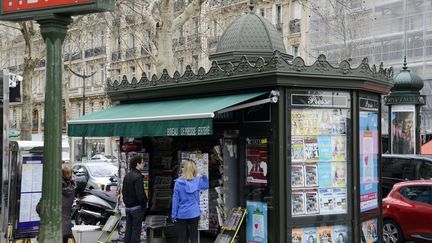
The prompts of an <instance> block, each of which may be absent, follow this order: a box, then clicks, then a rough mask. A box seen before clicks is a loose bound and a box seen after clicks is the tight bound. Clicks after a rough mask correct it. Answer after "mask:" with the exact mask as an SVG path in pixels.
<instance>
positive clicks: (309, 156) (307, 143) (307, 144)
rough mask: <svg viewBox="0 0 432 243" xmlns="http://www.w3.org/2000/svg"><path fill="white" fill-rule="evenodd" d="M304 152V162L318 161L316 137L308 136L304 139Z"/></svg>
mask: <svg viewBox="0 0 432 243" xmlns="http://www.w3.org/2000/svg"><path fill="white" fill-rule="evenodd" d="M304 151H305V161H306V162H316V161H318V160H319V158H320V155H319V150H318V137H317V136H308V137H305V138H304Z"/></svg>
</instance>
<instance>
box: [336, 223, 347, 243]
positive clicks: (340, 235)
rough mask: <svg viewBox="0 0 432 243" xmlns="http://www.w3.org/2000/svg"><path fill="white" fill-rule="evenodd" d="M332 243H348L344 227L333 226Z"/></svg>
mask: <svg viewBox="0 0 432 243" xmlns="http://www.w3.org/2000/svg"><path fill="white" fill-rule="evenodd" d="M333 243H348V228H347V227H346V226H344V225H336V226H333Z"/></svg>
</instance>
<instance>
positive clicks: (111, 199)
mask: <svg viewBox="0 0 432 243" xmlns="http://www.w3.org/2000/svg"><path fill="white" fill-rule="evenodd" d="M75 181H76V184H77V190H76V198H75V200H74V203H73V205H72V219H73V220H74V222H75V224H76V225H80V224H87V225H104V224H105V223H106V221H107V220H108V218H109V217H110V216H111V215H114V212H115V211H114V210H115V208H116V204H117V180H115V178H113V179H112V180H111V179H110V181H111V183H110V184H108V185H107V186H106V187H105V188H102V190H100V189H85V187H86V186H85V183H84V181H83V180H81V179H80V178H77V179H75ZM111 188H112V189H114V190H111Z"/></svg>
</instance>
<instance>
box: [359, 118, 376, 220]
mask: <svg viewBox="0 0 432 243" xmlns="http://www.w3.org/2000/svg"><path fill="white" fill-rule="evenodd" d="M377 207H378V113H376V112H364V111H362V112H360V211H361V212H365V211H368V210H372V209H375V208H377Z"/></svg>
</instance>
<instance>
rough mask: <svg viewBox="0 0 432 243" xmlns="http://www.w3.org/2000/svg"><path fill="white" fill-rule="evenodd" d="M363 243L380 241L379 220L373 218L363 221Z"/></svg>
mask: <svg viewBox="0 0 432 243" xmlns="http://www.w3.org/2000/svg"><path fill="white" fill-rule="evenodd" d="M361 228H362V239H361V242H362V243H376V242H378V239H379V238H378V220H377V219H376V218H375V219H371V220H367V221H364V222H362V227H361Z"/></svg>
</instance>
